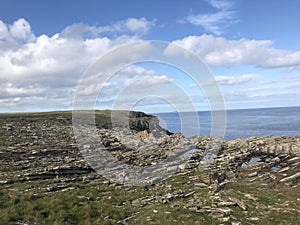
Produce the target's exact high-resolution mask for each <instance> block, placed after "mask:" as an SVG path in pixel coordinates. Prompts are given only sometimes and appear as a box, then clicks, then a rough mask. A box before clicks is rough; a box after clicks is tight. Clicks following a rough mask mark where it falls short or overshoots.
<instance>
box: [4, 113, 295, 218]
mask: <svg viewBox="0 0 300 225" xmlns="http://www.w3.org/2000/svg"><path fill="white" fill-rule="evenodd" d="M108 112H109V111H97V113H96V114H97V115H98V117H97V116H96V124H97V126H98V128H99V135H100V137H101V140H102V143H103V145H105V147H106V148H107V150H108V151H109V152H110V153H111V154H112V155H113V156H114V157H116V158H117V159H118V160H120V161H121V162H123V163H126V164H132V165H137V166H149V165H152V164H155V163H157V162H158V161H160V160H164V159H165V158H166V157H168V156H172V154H173V153H174V151H176V150H177V149H181V150H183V151H182V152H180V153H182V154H183V153H184V152H186V151H189V150H191V149H195V148H196V149H198V151H195V152H193V153H192V154H189V155H188V156H185V157H187V160H186V163H185V164H183V165H180V168H178V172H177V173H176V174H175V175H174V176H173V177H171V178H169V179H166V180H162V181H160V182H158V183H156V182H154V183H149V185H146V186H142V187H126V186H123V185H122V184H118V183H114V182H111V181H109V180H107V179H106V178H104V177H102V176H100V175H99V174H97V173H96V172H95V170H94V169H93V168H92V167H91V166H90V165H89V164H88V163H87V162H86V161H85V160H84V158H83V157H82V154H81V152H80V151H79V150H78V146H77V143H76V139H75V138H74V134H73V129H72V116H71V112H65V113H61V112H57V113H55V112H52V113H48V114H47V113H37V114H28V113H25V114H1V115H0V118H1V120H0V121H1V122H0V123H1V125H0V129H1V130H0V132H1V135H0V137H1V139H0V141H1V145H0V146H1V149H0V161H1V162H0V165H1V167H0V172H1V179H0V186H1V195H0V198H1V202H7V203H5V204H4V205H3V209H2V210H0V213H1V217H2V219H0V224H15V223H16V222H17V221H21V222H24V223H23V224H25V222H36V223H38V224H45V223H46V224H49V223H53V222H55V219H54V217H53V215H54V213H55V207H56V206H55V205H52V204H53V203H49V204H50V206H49V208H50V209H49V210H50V211H49V212H48V213H49V215H52V217H51V216H49V215H48V216H46V217H45V216H44V217H43V215H42V212H41V210H44V208H43V207H41V206H40V207H41V210H39V209H36V210H35V211H36V212H39V213H40V214H39V213H38V215H36V216H33V214H32V212H33V211H31V212H30V210H29V209H28V210H29V212H28V211H27V213H28V215H29V216H28V215H25V214H26V213H25V212H24V210H23V213H22V210H20V212H18V213H17V215H15V216H12V218H11V217H8V215H7V213H8V212H9V210H10V209H11V208H13V209H14V210H17V209H20V208H19V207H25V208H26V206H24V204H27V203H26V202H31V203H32V204H38V205H39V204H41V203H39V201H42V200H43V199H45V201H49V199H51V201H54V200H55V199H57V197H58V196H59V197H58V198H62V199H65V201H66V203H63V202H60V204H62V205H64V204H67V202H68V201H70V200H66V198H68V196H74V195H75V196H85V194H84V193H88V192H90V191H91V190H94V188H96V187H98V188H100V189H99V192H96V193H95V194H93V195H91V196H89V198H90V200H91V199H93V200H92V201H90V200H88V199H86V198H85V197H80V198H78V201H79V202H84V205H90V204H97V205H98V204H99V205H98V207H100V208H101V207H103V204H104V205H106V207H107V206H108V205H111V206H110V211H106V210H104V213H103V215H101V216H100V215H98V217H99V218H100V219H101V220H100V221H102V222H103V221H106V223H108V224H109V223H117V222H119V223H125V222H129V223H130V222H132V223H133V222H134V221H135V220H137V221H138V222H147V221H145V219H146V218H147V216H150V218H151V219H152V220H154V222H155V221H156V223H157V224H160V222H158V221H160V220H158V219H159V217H160V218H162V216H163V215H166V214H165V212H170V216H172V217H174V218H177V216H178V210H179V211H180V213H179V214H180V215H183V214H186V215H189V216H190V218H191V220H194V219H195V215H194V214H195V213H196V214H197V213H198V214H201V217H203V218H204V219H205V221H206V222H207V224H211V223H212V221H213V223H216V224H217V223H219V222H222V221H223V222H226V221H227V222H228V221H231V222H234V221H241V222H246V221H248V222H249V221H251V223H253V224H259V223H261V221H273V224H274V223H275V224H276V218H277V219H279V218H280V217H279V215H280V214H282V213H285V214H286V215H287V216H286V217H284V220H285V221H288V223H290V224H296V222H297V221H296V222H295V221H294V223H293V219H292V217H294V218H297V216H299V215H300V206H299V199H300V193H299V190H300V189H299V188H300V186H299V184H300V174H299V171H300V137H299V136H295V137H287V136H281V137H273V136H270V137H264V138H261V137H251V138H247V139H237V140H232V141H224V140H221V139H212V138H210V137H208V136H203V137H196V136H194V137H188V138H185V137H183V136H182V135H181V134H178V133H177V134H171V133H170V132H167V131H166V130H164V129H162V128H161V127H160V126H159V122H158V119H157V118H156V117H153V116H150V115H147V114H144V113H141V112H137V113H132V114H131V116H130V118H131V119H130V123H129V127H130V130H131V131H132V133H131V135H130V136H128V137H127V136H126V135H125V131H126V129H125V128H124V127H123V128H122V126H121V125H122V124H118V126H115V127H114V126H111V124H110V122H111V121H110V120H109V116H108V114H109V113H108ZM122 115H125V117H126V115H128V112H124V111H122ZM120 121H121V122H122V121H123V120H120ZM127 123H128V118H127ZM116 136H118V137H121V138H122V140H123V141H124V140H125V143H122V142H121V141H120V140H118V139H117V138H116ZM87 142H88V140H87ZM153 143H155V144H156V145H155V146H158V147H157V148H153V147H152V148H150V147H151V146H153ZM133 147H135V149H133ZM85 148H86V149H87V150H88V149H89V148H91V146H85ZM207 149H209V150H213V153H216V154H215V155H216V157H215V158H214V159H213V161H211V160H212V159H209V158H207V159H206V158H205V153H206V150H207ZM177 153H178V152H177ZM254 158H256V162H255V163H251V160H252V159H254ZM252 161H253V160H252ZM249 164H250V165H249ZM165 169H167V168H165ZM169 185H171V187H170V186H169ZM79 187H80V188H79ZM95 190H96V189H95ZM101 190H106V192H109V193H106V194H101ZM145 190H147V191H145ZM262 190H264V191H263V192H264V193H265V192H266V191H268V193H269V194H265V195H262V194H261V193H260V192H261V191H262ZM123 191H125V192H126V193H127V194H126V196H124V193H123ZM112 193H113V195H115V196H117V198H116V199H114V197H113V195H112ZM122 193H123V194H122ZM28 194H30V195H32V196H37V197H36V198H35V197H33V198H32V199H27V200H25V199H23V198H26V196H27V197H28ZM278 195H281V196H282V197H281V199H282V201H281V200H278V202H277V200H276V201H275V200H274V199H273V198H278ZM8 196H12V197H9V198H8ZM121 196H122V197H121ZM109 197H110V198H109ZM6 198H8V200H5V199H6ZM15 198H19V199H23V200H22V201H23V202H25V203H22V201H21V202H19V203H14V205H6V204H11V201H15V200H14V199H15ZM97 198H99V199H98V200H99V201H97ZM266 198H267V199H269V200H268V202H265V199H266ZM10 199H12V200H10ZM76 199H77V198H76ZM83 199H84V200H83ZM113 199H114V200H113ZM51 201H50V202H51ZM73 201H75V202H77V200H72V202H73ZM285 201H289V204H290V205H291V209H294V210H289V209H288V208H284V207H283V204H285V203H284V202H285ZM28 204H29V203H28ZM72 204H73V203H72ZM74 204H75V203H74ZM76 204H78V203H76ZM258 206H259V207H260V211H257V209H256V208H257V207H258ZM80 207H81V206H80ZM80 207H79V206H78V208H80ZM174 207H175V208H174ZM264 207H267V208H268V207H269V209H271V211H272V213H270V214H269V216H268V217H266V218H265V217H264V216H265V215H264V214H265V213H264ZM156 208H158V209H159V210H157V209H156ZM80 209H82V208H80ZM74 210H75V209H74ZM107 210H108V209H107ZM154 210H157V211H159V212H158V213H155V212H154ZM174 210H175V211H174ZM176 210H177V213H176ZM276 210H277V211H278V210H279V211H278V212H276ZM25 211H26V210H25ZM138 211H139V212H140V213H141V215H147V216H140V214H136V213H137V212H138ZM160 211H162V212H160ZM65 212H66V214H67V215H69V213H70V212H69V210H65ZM122 212H126V213H125V214H122ZM243 212H247V213H243ZM5 213H6V214H5ZM160 213H162V214H160ZM113 214H114V215H117V216H112V215H113ZM155 215H157V218H156V217H155ZM168 215H169V214H168ZM295 216H296V217H295ZM289 217H290V218H289ZM66 218H67V220H68V217H64V216H63V215H61V216H58V218H57V220H58V223H60V222H59V221H62V220H63V219H66ZM155 218H156V219H157V220H156V219H155ZM255 218H256V219H257V218H258V219H259V221H258V220H257V221H256V220H255ZM298 218H299V217H298ZM90 219H91V218H90ZM148 219H149V218H148ZM280 219H282V218H280ZM92 220H93V221H94V220H96V218H93V219H92ZM43 221H44V222H43ZM50 221H51V222H50ZM70 221H71V218H69V222H70ZM78 221H80V219H79V218H78ZM205 221H204V224H205ZM274 221H275V222H274ZM148 222H151V221H150V220H149V221H148ZM162 223H163V220H161V224H162ZM19 224H21V223H19ZM266 224H268V223H266Z"/></svg>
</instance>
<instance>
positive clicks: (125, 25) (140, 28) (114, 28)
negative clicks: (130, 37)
mask: <svg viewBox="0 0 300 225" xmlns="http://www.w3.org/2000/svg"><path fill="white" fill-rule="evenodd" d="M154 25H155V21H154V20H153V21H149V20H147V19H146V18H143V17H142V18H128V19H126V20H121V21H117V22H116V23H113V24H110V25H107V26H99V27H97V26H89V25H87V24H84V23H75V24H72V25H70V26H68V27H66V28H65V29H64V30H63V31H62V32H61V33H60V34H59V35H60V37H63V38H83V39H85V38H95V37H98V36H99V35H101V34H107V33H132V34H134V35H136V36H142V35H145V34H147V33H148V32H149V30H150V29H151V28H152V27H153V26H154Z"/></svg>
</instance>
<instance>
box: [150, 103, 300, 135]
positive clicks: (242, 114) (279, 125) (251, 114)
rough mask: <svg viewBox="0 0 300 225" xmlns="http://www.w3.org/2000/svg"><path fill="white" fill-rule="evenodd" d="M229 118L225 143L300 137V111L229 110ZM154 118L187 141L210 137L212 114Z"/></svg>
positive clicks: (291, 109)
mask: <svg viewBox="0 0 300 225" xmlns="http://www.w3.org/2000/svg"><path fill="white" fill-rule="evenodd" d="M226 114H227V119H226V121H225V122H226V129H225V136H224V138H225V140H234V139H237V138H247V137H252V136H260V137H264V136H269V135H274V136H300V107H284V108H264V109H239V110H227V112H226ZM154 115H156V116H157V117H158V118H159V120H160V125H161V126H163V127H164V128H166V129H168V130H169V131H171V132H173V133H177V132H180V133H182V134H183V135H184V136H186V137H189V136H193V135H201V136H206V135H208V136H211V126H212V125H211V121H212V116H211V112H210V111H203V112H196V113H192V112H184V113H177V112H171V113H155V114H154ZM195 115H196V117H195ZM195 118H196V120H195ZM197 120H198V122H197ZM198 125H199V126H198Z"/></svg>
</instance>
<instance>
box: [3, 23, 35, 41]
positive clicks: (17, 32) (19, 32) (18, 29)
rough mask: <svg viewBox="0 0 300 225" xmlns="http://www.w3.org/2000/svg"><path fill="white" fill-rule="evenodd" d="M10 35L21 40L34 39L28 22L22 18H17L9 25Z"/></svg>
mask: <svg viewBox="0 0 300 225" xmlns="http://www.w3.org/2000/svg"><path fill="white" fill-rule="evenodd" d="M9 32H10V35H11V36H12V37H13V38H15V39H17V40H22V41H26V42H27V41H33V40H34V39H35V36H34V34H33V33H32V31H31V26H30V24H29V23H28V22H27V21H26V20H25V19H23V18H21V19H18V20H17V21H15V22H14V23H13V24H12V25H11V26H10V27H9Z"/></svg>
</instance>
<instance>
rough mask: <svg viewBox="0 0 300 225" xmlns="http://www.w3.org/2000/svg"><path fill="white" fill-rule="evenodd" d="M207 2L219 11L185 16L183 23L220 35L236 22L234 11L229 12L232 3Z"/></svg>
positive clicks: (217, 0) (222, 0)
mask: <svg viewBox="0 0 300 225" xmlns="http://www.w3.org/2000/svg"><path fill="white" fill-rule="evenodd" d="M207 2H208V3H209V4H210V5H211V6H212V7H213V8H216V9H218V10H219V11H218V12H216V13H209V14H197V15H189V16H187V17H186V18H185V19H184V21H183V22H188V23H191V24H193V25H195V26H202V27H203V28H204V29H205V30H206V31H207V32H211V33H213V34H215V35H221V34H222V33H223V30H224V28H226V27H228V26H229V25H231V24H232V23H234V22H236V20H235V15H236V11H233V10H231V7H232V5H233V4H232V3H231V2H229V1H225V0H207Z"/></svg>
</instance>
